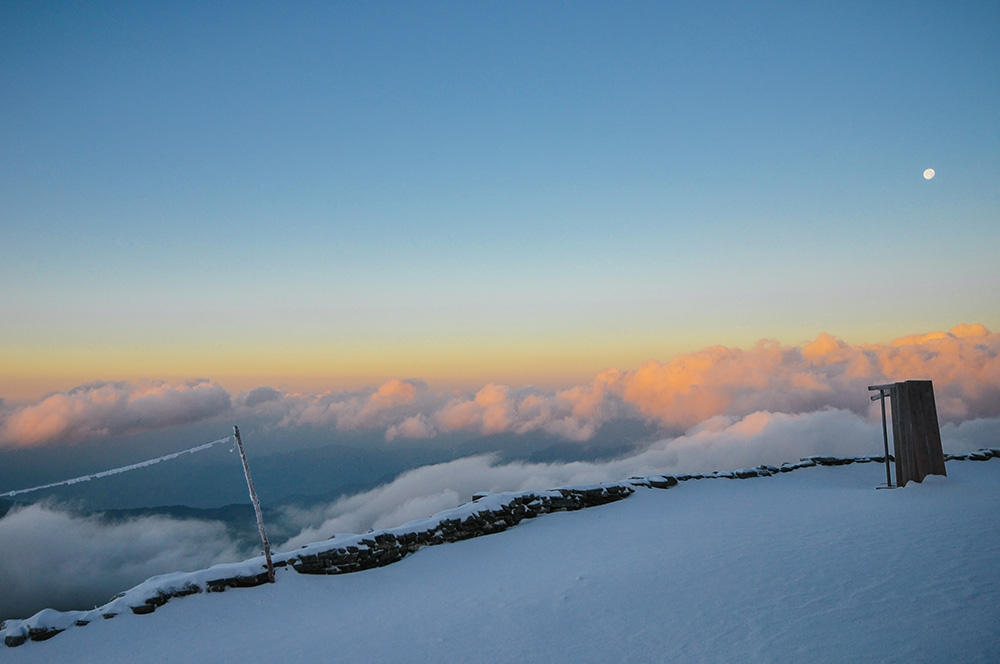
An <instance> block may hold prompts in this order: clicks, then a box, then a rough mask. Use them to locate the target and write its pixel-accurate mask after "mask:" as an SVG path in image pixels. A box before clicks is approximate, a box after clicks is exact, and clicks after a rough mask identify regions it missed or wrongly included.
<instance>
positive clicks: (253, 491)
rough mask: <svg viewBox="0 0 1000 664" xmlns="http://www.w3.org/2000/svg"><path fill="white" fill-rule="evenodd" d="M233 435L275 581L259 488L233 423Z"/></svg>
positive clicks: (269, 573) (269, 574)
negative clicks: (254, 485) (261, 509)
mask: <svg viewBox="0 0 1000 664" xmlns="http://www.w3.org/2000/svg"><path fill="white" fill-rule="evenodd" d="M233 435H234V436H235V437H236V446H237V447H239V448H240V460H241V461H242V462H243V473H244V474H245V475H246V476H247V488H248V489H250V502H252V503H253V511H254V513H255V514H256V515H257V529H258V530H260V541H261V542H262V543H263V544H264V558H265V559H266V560H267V580H268V582H269V583H274V565H272V564H271V544H270V543H269V542H268V541H267V533H266V532H264V517H263V515H261V513H260V501H259V500H258V499H257V490H256V489H254V487H253V479H252V478H251V477H250V465H249V464H248V463H247V455H246V454H245V453H244V452H243V440H242V439H240V428H239V427H238V426H236V425H233Z"/></svg>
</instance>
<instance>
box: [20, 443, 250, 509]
mask: <svg viewBox="0 0 1000 664" xmlns="http://www.w3.org/2000/svg"><path fill="white" fill-rule="evenodd" d="M232 438H233V436H231V435H230V436H226V437H225V438H219V439H218V440H213V441H212V442H210V443H205V444H203V445H196V446H195V447H189V448H188V449H186V450H181V451H180V452H174V453H172V454H165V455H164V456H161V457H157V458H155V459H149V460H148V461H140V462H139V463H133V464H131V465H129V466H122V467H121V468H112V469H111V470H102V471H101V472H99V473H93V474H91V475H83V476H81V477H74V478H73V479H71V480H63V481H62V482H53V483H52V484H43V485H42V486H33V487H31V488H30V489H18V490H17V491H8V492H7V493H0V497H2V498H10V497H11V496H17V495H20V494H22V493H31V492H32V491H40V490H42V489H51V488H53V487H57V486H65V485H68V484H77V483H79V482H89V481H90V480H96V479H100V478H102V477H107V476H108V475H117V474H119V473H127V472H128V471H130V470H135V469H136V468H145V467H146V466H152V465H154V464H157V463H160V462H161V461H169V460H170V459H176V458H177V457H179V456H180V455H182V454H194V453H195V452H201V451H202V450H207V449H208V448H210V447H212V446H213V445H218V444H219V443H224V442H226V441H228V440H231V439H232Z"/></svg>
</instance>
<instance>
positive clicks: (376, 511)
mask: <svg viewBox="0 0 1000 664" xmlns="http://www.w3.org/2000/svg"><path fill="white" fill-rule="evenodd" d="M998 431H1000V418H994V419H989V420H975V421H974V422H969V423H964V424H962V425H959V426H955V425H945V427H943V430H942V437H943V446H944V449H945V451H946V452H949V453H963V452H971V451H974V450H978V449H981V448H983V447H996V446H997V445H998V444H1000V439H998ZM890 445H891V442H890ZM882 450H883V443H882V427H881V423H880V422H873V421H871V420H869V419H867V418H864V417H861V416H859V415H858V414H856V413H852V412H850V411H847V410H834V409H827V410H820V411H817V412H813V413H807V414H786V413H769V412H765V411H758V412H755V413H751V414H750V415H747V416H746V417H743V418H732V417H728V416H716V417H713V418H710V419H708V420H706V421H704V422H702V423H700V424H698V425H696V426H694V427H692V428H691V429H690V430H688V431H687V432H686V433H685V434H683V435H680V436H677V437H675V438H665V439H663V440H659V441H656V442H654V443H652V444H651V445H649V446H648V447H646V448H644V449H642V450H640V451H637V452H635V453H633V454H629V455H626V456H623V457H621V458H618V459H613V460H610V461H599V462H587V461H577V462H570V463H527V462H517V463H504V464H500V463H497V460H496V458H495V457H494V456H491V455H481V456H473V457H466V458H462V459H456V460H454V461H449V462H447V463H441V464H436V465H431V466H424V467H421V468H416V469H414V470H410V471H408V472H406V473H403V474H401V475H400V476H399V477H397V478H396V479H395V480H394V481H392V482H390V483H388V484H385V485H383V486H380V487H377V488H375V489H372V490H371V491H366V492H364V493H359V494H356V495H353V496H348V497H345V498H341V499H340V500H337V501H335V502H333V503H331V504H329V505H325V506H321V507H316V508H313V509H310V510H299V509H288V510H286V515H287V517H288V519H289V520H290V522H291V523H292V524H297V525H298V527H300V528H301V532H300V533H299V534H298V535H296V536H294V537H292V538H290V539H288V540H287V541H286V542H284V543H282V544H281V545H280V548H282V549H285V550H288V549H292V548H295V547H298V546H302V545H304V544H308V543H310V542H314V541H318V540H320V539H324V538H327V537H331V536H333V535H335V534H337V533H344V532H354V533H360V532H365V531H366V530H368V529H369V528H388V527H392V526H397V525H400V524H403V523H405V522H407V521H410V520H413V519H419V518H423V517H426V516H430V515H432V514H434V513H435V512H438V511H441V510H444V509H448V508H451V507H455V506H457V505H459V504H461V503H463V502H466V501H468V500H470V499H471V497H472V494H473V493H475V492H477V491H492V492H500V491H531V490H544V489H550V488H553V487H557V486H564V485H572V484H589V483H594V482H605V481H617V480H623V479H626V478H628V477H633V476H644V475H651V474H661V473H682V472H707V471H712V470H734V469H737V468H745V467H752V466H757V465H760V464H772V465H779V464H781V463H784V462H786V461H797V460H798V459H800V458H802V457H806V456H812V455H832V456H867V455H878V454H881V453H882ZM883 480H884V475H883V471H882V468H881V466H878V467H876V466H872V479H871V482H872V486H875V485H876V484H878V483H879V482H882V481H883Z"/></svg>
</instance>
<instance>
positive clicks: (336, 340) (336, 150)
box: [0, 1, 1000, 402]
mask: <svg viewBox="0 0 1000 664" xmlns="http://www.w3.org/2000/svg"><path fill="white" fill-rule="evenodd" d="M676 4H677V3H662V2H650V3H641V2H633V3H588V2H574V3H534V2H525V3H518V2H503V3H465V2H454V3H451V2H432V3H406V2H399V3H389V2H373V3H315V4H310V3H296V4H295V6H294V7H293V8H291V9H286V8H282V7H279V5H278V4H277V3H250V2H238V3H237V2H234V3H223V2H216V3H193V2H192V3H187V2H162V3H157V2H148V3H111V2H109V3H102V2H80V3H72V2H60V3H39V2H18V1H8V2H4V3H2V4H0V365H2V366H0V398H5V399H7V400H8V401H11V402H13V401H17V400H30V399H36V398H38V397H39V396H40V395H42V394H43V393H46V392H49V391H52V390H65V389H68V388H70V387H72V386H74V385H76V384H78V383H81V382H85V381H91V380H122V379H125V380H138V379H176V378H189V377H196V376H197V377H206V378H210V379H213V380H217V381H220V382H222V383H224V384H226V385H231V386H235V387H241V388H246V387H253V386H256V385H262V384H271V385H283V386H290V387H296V388H300V389H307V388H309V389H313V388H318V387H347V386H352V385H361V384H366V383H373V382H378V381H382V380H385V379H388V378H391V377H420V378H423V379H426V380H427V381H429V382H430V383H432V384H438V385H443V384H454V385H473V384H481V383H483V382H485V381H487V380H489V381H499V382H507V383H510V384H527V383H536V384H545V385H556V384H569V383H571V382H574V381H579V380H581V379H587V378H590V377H591V376H593V375H594V374H595V373H596V372H597V371H600V370H601V369H603V368H606V367H610V366H617V367H621V368H632V367H635V366H637V365H638V364H639V363H641V362H642V361H644V360H649V359H659V360H668V359H669V358H670V357H671V356H673V355H674V354H676V353H678V352H683V351H690V350H693V349H697V348H701V347H704V346H706V345H710V344H726V345H732V346H744V347H745V346H748V345H750V344H752V343H753V342H754V341H755V340H757V339H759V338H764V337H769V338H778V339H780V340H782V341H786V342H792V343H798V342H800V341H802V340H807V339H812V338H815V337H816V336H817V335H818V334H819V333H820V332H823V331H826V332H831V333H833V334H835V335H837V336H839V337H842V338H846V339H848V340H849V341H851V342H855V343H862V342H883V341H888V340H889V339H891V338H893V337H895V336H902V335H904V334H910V333H917V332H928V331H931V330H940V329H944V330H947V329H949V328H951V327H952V326H954V325H955V324H957V323H961V322H978V323H983V324H985V325H986V326H987V327H988V328H990V329H993V330H996V329H998V328H1000V260H998V258H997V257H998V256H1000V66H998V64H997V63H1000V38H998V37H997V27H998V26H1000V4H998V3H996V2H992V1H987V2H957V3H941V2H891V3H890V2H829V3H805V4H806V5H808V6H803V3H798V2H771V3H739V4H737V3H681V4H680V5H677V6H674V5H676ZM925 168H934V169H936V171H937V176H936V177H935V178H934V179H933V180H929V181H928V180H924V179H923V177H922V176H921V173H922V172H923V171H924V169H925Z"/></svg>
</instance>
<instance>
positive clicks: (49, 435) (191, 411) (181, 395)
mask: <svg viewBox="0 0 1000 664" xmlns="http://www.w3.org/2000/svg"><path fill="white" fill-rule="evenodd" d="M230 407H231V404H230V397H229V393H228V392H227V391H226V390H225V389H224V388H222V387H221V386H220V385H218V384H216V383H213V382H211V381H207V380H191V381H186V382H183V383H173V384H171V383H164V382H152V383H140V384H130V383H108V382H96V383H88V384H86V385H81V386H79V387H76V388H74V389H72V390H70V391H69V392H59V393H56V394H52V395H50V396H48V397H46V398H45V399H43V400H42V401H40V402H39V403H37V404H34V405H30V406H25V407H23V408H19V409H17V410H14V411H13V412H11V413H10V414H8V415H7V416H6V418H5V420H4V422H3V424H2V426H0V445H3V446H7V447H35V446H39V445H47V444H50V443H57V442H58V443H65V442H70V443H72V442H78V441H81V440H85V439H88V438H97V437H106V436H115V435H122V434H131V433H138V432H142V431H150V430H154V429H162V428H165V427H170V426H175V425H180V424H190V423H193V422H198V421H200V420H204V419H207V418H209V417H213V416H215V415H219V414H221V413H224V412H226V411H228V410H229V409H230Z"/></svg>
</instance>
